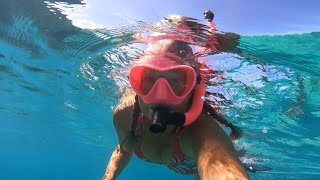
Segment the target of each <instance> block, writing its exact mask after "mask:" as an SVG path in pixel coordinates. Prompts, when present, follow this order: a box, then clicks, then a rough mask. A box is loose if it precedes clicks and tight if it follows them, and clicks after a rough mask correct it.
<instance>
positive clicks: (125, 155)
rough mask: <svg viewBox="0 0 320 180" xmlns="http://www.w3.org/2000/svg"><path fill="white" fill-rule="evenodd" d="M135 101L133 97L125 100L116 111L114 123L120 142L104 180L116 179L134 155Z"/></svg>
mask: <svg viewBox="0 0 320 180" xmlns="http://www.w3.org/2000/svg"><path fill="white" fill-rule="evenodd" d="M133 103H134V102H133V101H132V99H127V100H124V101H123V102H122V103H121V104H120V105H119V106H118V107H117V108H116V110H115V112H114V115H113V124H114V127H115V128H116V131H117V134H118V138H119V144H118V145H117V147H116V148H115V150H114V152H113V153H112V155H111V158H110V161H109V163H108V166H107V169H106V172H105V174H104V176H103V178H102V179H103V180H111V179H116V177H118V176H119V174H120V173H121V172H122V170H123V169H124V168H125V167H126V166H127V164H128V162H129V161H130V160H131V158H132V156H133V153H134V146H135V139H134V138H133V137H132V136H131V135H130V126H131V122H132V118H131V117H132V104H133ZM130 115H131V116H130Z"/></svg>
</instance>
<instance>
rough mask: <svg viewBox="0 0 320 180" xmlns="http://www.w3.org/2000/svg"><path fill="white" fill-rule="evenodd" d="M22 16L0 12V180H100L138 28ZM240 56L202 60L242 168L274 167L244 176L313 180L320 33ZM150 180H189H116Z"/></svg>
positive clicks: (155, 174) (264, 44)
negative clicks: (240, 152) (236, 136)
mask: <svg viewBox="0 0 320 180" xmlns="http://www.w3.org/2000/svg"><path fill="white" fill-rule="evenodd" d="M11 2H12V1H11ZM39 2H40V1H39ZM0 5H1V6H0V7H4V5H7V4H6V3H4V2H1V4H0ZM41 7H42V8H45V5H41ZM24 10H25V8H22V10H20V11H19V12H20V13H12V11H8V13H5V12H4V11H1V13H0V14H1V19H0V100H1V104H0V147H1V148H0V179H8V180H11V179H22V178H23V179H100V178H101V177H102V175H103V173H104V170H105V167H106V164H107V162H108V159H109V157H110V155H111V153H112V151H113V149H114V147H115V145H116V144H117V137H116V133H115V130H114V128H113V125H112V111H113V108H114V107H115V106H116V105H117V103H118V100H119V97H121V93H120V92H119V86H121V85H122V84H125V83H126V77H125V75H124V74H123V72H122V68H123V67H126V66H127V65H128V64H129V61H130V59H131V58H132V57H134V56H135V55H136V54H138V53H139V52H140V51H141V50H140V49H138V48H137V46H134V45H132V44H129V45H126V42H130V41H131V40H132V39H133V38H132V36H133V35H134V33H133V30H135V29H136V28H137V27H139V26H140V27H141V26H142V25H144V23H141V22H139V23H140V24H139V23H138V25H136V26H132V27H131V26H130V27H128V26H119V27H116V28H102V29H94V30H90V29H80V28H77V27H75V26H73V25H72V24H71V22H70V21H68V20H67V19H66V18H65V17H64V16H62V15H61V14H59V13H57V16H53V17H52V16H49V15H47V14H46V13H45V12H46V11H44V10H43V11H44V12H43V14H42V15H43V16H41V17H37V16H26V15H23V14H24ZM25 11H27V10H25ZM9 12H10V13H9ZM40 12H42V11H40ZM59 17H61V18H59ZM47 21H49V22H50V23H47ZM52 27H54V28H52ZM50 28H51V29H50ZM239 49H241V51H240V52H239V53H238V54H232V53H224V54H219V55H210V56H208V58H209V64H210V66H211V67H212V68H213V69H216V70H219V71H220V72H224V80H223V81H219V80H216V79H213V80H212V81H214V82H215V83H216V84H217V85H216V86H208V92H209V93H210V94H212V96H210V100H212V101H215V102H216V103H218V104H219V105H220V107H221V108H222V111H223V112H224V113H225V114H226V115H227V116H228V118H229V119H230V120H231V121H232V122H233V123H234V124H236V125H238V126H240V127H241V128H242V129H243V130H244V131H245V136H244V138H243V139H241V140H239V141H237V142H235V146H236V147H237V149H246V150H247V151H248V152H247V153H246V154H245V155H244V157H242V158H241V160H242V161H243V162H246V163H252V164H256V165H263V166H268V167H271V168H272V170H270V171H265V172H257V173H250V176H251V177H252V179H319V178H320V173H319V172H320V163H319V162H320V156H319V154H318V151H319V147H320V135H319V126H320V105H319V104H320V103H319V102H320V95H319V94H320V73H319V72H320V61H319V60H320V32H313V33H303V34H288V35H272V36H271V35H266V36H242V37H241V39H240V46H239ZM151 178H152V179H164V178H169V179H192V177H189V176H184V175H179V174H175V173H173V172H170V171H169V170H168V169H167V168H166V167H162V166H159V165H155V164H149V163H144V162H142V161H141V160H139V159H137V158H134V159H133V161H132V162H130V164H129V165H128V167H127V168H126V169H125V170H124V172H123V173H122V175H121V176H120V177H119V179H151Z"/></svg>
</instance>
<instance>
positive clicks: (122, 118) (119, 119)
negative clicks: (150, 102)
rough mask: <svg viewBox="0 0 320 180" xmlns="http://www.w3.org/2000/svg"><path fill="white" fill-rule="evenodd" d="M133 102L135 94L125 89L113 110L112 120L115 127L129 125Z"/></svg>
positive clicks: (126, 126)
mask: <svg viewBox="0 0 320 180" xmlns="http://www.w3.org/2000/svg"><path fill="white" fill-rule="evenodd" d="M134 103H135V94H134V93H133V92H131V91H129V90H127V91H126V92H125V93H124V95H123V96H122V98H121V100H120V103H119V105H118V106H117V107H116V108H115V110H114V112H113V122H114V125H115V126H116V128H128V127H130V126H131V122H132V112H133V108H134Z"/></svg>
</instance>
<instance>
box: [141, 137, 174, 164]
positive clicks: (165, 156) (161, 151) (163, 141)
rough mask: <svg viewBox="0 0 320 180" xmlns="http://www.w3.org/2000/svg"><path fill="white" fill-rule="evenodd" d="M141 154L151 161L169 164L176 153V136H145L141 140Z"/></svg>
mask: <svg viewBox="0 0 320 180" xmlns="http://www.w3.org/2000/svg"><path fill="white" fill-rule="evenodd" d="M138 144H139V145H138V146H137V148H139V150H140V152H141V154H142V155H143V157H144V158H146V159H147V160H148V161H150V162H154V163H160V164H165V165H168V164H169V163H170V161H171V158H172V153H174V138H173V137H168V138H159V137H157V138H154V137H152V136H151V137H150V136H144V137H142V138H141V139H140V140H139V143H138Z"/></svg>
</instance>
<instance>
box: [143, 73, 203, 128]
mask: <svg viewBox="0 0 320 180" xmlns="http://www.w3.org/2000/svg"><path fill="white" fill-rule="evenodd" d="M205 91H206V88H205V82H204V79H203V77H201V80H200V83H199V84H198V85H196V87H195V90H194V94H193V98H192V105H191V107H190V109H189V110H188V111H187V112H185V113H181V112H174V113H170V112H169V108H167V107H165V106H159V107H157V108H155V109H154V110H153V116H152V124H151V126H150V128H149V129H150V131H151V132H153V133H161V132H164V131H165V130H166V127H167V125H169V124H171V125H178V126H188V125H189V124H191V123H193V122H194V121H195V120H196V119H197V118H198V117H199V115H200V114H201V112H202V108H203V102H204V101H203V96H204V95H205Z"/></svg>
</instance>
